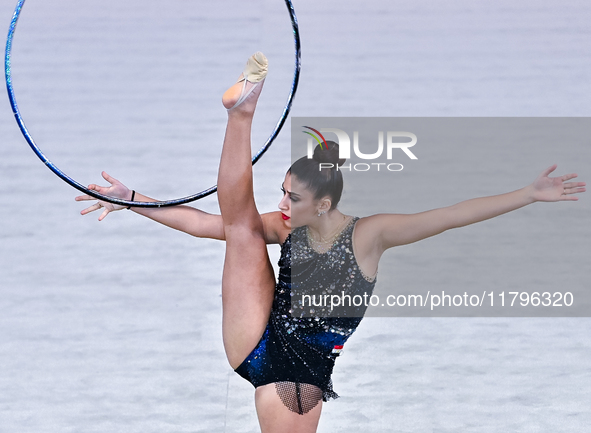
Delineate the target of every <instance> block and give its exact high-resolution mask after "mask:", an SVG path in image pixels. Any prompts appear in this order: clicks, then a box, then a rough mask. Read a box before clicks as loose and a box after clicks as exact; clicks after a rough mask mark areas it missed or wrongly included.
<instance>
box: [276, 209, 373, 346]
mask: <svg viewBox="0 0 591 433" xmlns="http://www.w3.org/2000/svg"><path fill="white" fill-rule="evenodd" d="M358 219H359V218H353V219H352V220H351V222H350V223H349V224H348V225H347V226H346V227H345V229H343V231H342V232H341V234H340V235H339V236H338V237H337V238H336V240H335V243H334V245H333V246H332V248H330V250H329V251H327V252H326V253H322V254H321V253H319V252H317V251H315V250H314V249H313V248H311V246H310V245H309V242H308V238H307V235H306V227H300V228H297V229H294V230H292V232H291V234H290V235H289V236H288V238H287V239H286V241H285V242H284V244H283V245H282V249H281V258H280V260H279V279H278V283H277V287H276V290H275V299H274V303H273V310H272V313H271V319H272V321H273V322H274V324H275V326H278V327H281V328H282V329H283V330H284V331H287V333H288V334H292V333H295V334H297V335H298V336H300V337H302V338H305V339H307V340H309V341H310V342H312V340H315V339H316V337H318V336H319V335H320V334H322V335H328V336H329V337H328V338H327V337H324V338H323V339H324V340H327V341H326V343H328V344H327V348H332V346H331V344H332V343H333V342H334V343H335V344H339V343H340V344H342V343H344V341H345V340H346V339H347V338H348V337H349V336H350V335H351V334H352V333H353V332H354V331H355V329H356V327H357V325H358V324H359V322H360V321H361V319H362V317H363V314H364V313H365V310H366V308H367V307H366V306H365V305H364V304H361V305H359V306H358V307H353V308H347V309H344V310H339V311H336V310H333V311H332V312H331V311H330V309H329V307H327V306H326V305H324V306H312V307H310V308H302V305H301V301H302V299H301V297H302V294H315V295H316V296H318V297H321V296H322V297H323V298H324V299H328V298H327V297H325V296H324V295H327V296H331V295H340V296H350V297H351V298H353V297H354V296H361V297H363V295H367V296H370V295H371V293H372V291H373V288H374V286H375V279H374V280H373V281H369V280H367V279H366V278H365V277H364V275H363V274H362V273H361V270H360V268H359V265H358V264H357V260H356V259H355V255H354V253H353V243H352V235H353V229H354V227H355V223H356V222H357V220H358ZM315 299H319V298H315ZM357 299H358V298H357ZM292 301H293V303H292ZM331 313H332V314H331ZM331 335H332V336H334V337H335V338H330V336H331ZM328 340H330V341H328Z"/></svg>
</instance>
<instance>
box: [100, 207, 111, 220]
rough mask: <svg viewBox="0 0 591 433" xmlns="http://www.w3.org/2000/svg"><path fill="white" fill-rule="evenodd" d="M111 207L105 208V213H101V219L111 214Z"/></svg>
mask: <svg viewBox="0 0 591 433" xmlns="http://www.w3.org/2000/svg"><path fill="white" fill-rule="evenodd" d="M109 212H110V211H109V209H107V208H105V210H104V211H103V213H102V214H101V216H100V217H99V221H102V220H103V219H105V217H106V216H107V215H109Z"/></svg>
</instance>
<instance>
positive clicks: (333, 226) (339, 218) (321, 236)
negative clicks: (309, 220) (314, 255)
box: [308, 209, 347, 241]
mask: <svg viewBox="0 0 591 433" xmlns="http://www.w3.org/2000/svg"><path fill="white" fill-rule="evenodd" d="M345 220H347V217H346V216H345V215H343V214H342V213H341V212H340V211H339V210H337V209H334V210H331V211H329V212H327V213H326V214H324V215H323V216H321V217H318V221H317V222H315V223H314V224H309V225H308V229H309V231H310V234H311V235H312V236H313V237H314V239H315V240H317V241H323V240H327V239H328V238H330V237H331V236H333V235H334V234H336V232H338V231H339V230H340V229H342V226H343V224H344V222H345Z"/></svg>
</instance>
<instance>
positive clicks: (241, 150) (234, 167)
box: [217, 83, 275, 369]
mask: <svg viewBox="0 0 591 433" xmlns="http://www.w3.org/2000/svg"><path fill="white" fill-rule="evenodd" d="M262 84H263V83H260V84H259V85H258V86H257V88H256V89H255V90H254V91H253V92H252V93H251V94H250V95H249V97H248V98H247V99H246V100H245V101H244V102H243V103H241V104H240V105H239V106H238V107H236V108H234V109H232V110H229V111H228V125H227V128H226V136H225V138H224V147H223V149H222V156H221V161H220V169H219V174H218V184H217V186H218V200H219V204H220V210H221V213H222V219H223V221H224V232H225V237H226V256H225V262H224V273H223V277H222V305H223V319H222V332H223V339H224V348H225V350H226V356H227V357H228V361H229V363H230V365H231V366H232V368H234V369H235V368H237V367H238V366H239V365H240V364H241V363H242V361H243V360H244V359H245V358H246V357H247V356H248V354H249V353H250V352H251V351H252V350H253V349H254V348H255V346H256V345H257V343H258V342H259V340H260V338H261V336H262V335H263V332H264V330H265V327H266V325H267V321H268V320H269V314H270V312H271V305H272V302H273V292H274V289H275V276H274V274H273V268H272V266H271V263H270V261H269V256H268V254H267V246H266V243H265V239H264V234H263V223H262V220H261V216H260V215H259V213H258V210H257V208H256V205H255V201H254V196H253V186H252V164H251V148H250V132H251V124H252V118H253V116H254V111H255V107H256V102H257V100H258V96H259V93H260V91H261V89H262ZM242 86H243V83H238V84H236V85H234V86H232V87H231V88H230V89H228V91H227V92H226V93H225V94H224V98H223V102H224V105H225V106H226V107H231V106H233V105H234V102H235V100H236V99H237V97H238V96H239V94H240V90H241V89H242ZM247 86H252V84H251V83H247ZM232 99H234V101H232Z"/></svg>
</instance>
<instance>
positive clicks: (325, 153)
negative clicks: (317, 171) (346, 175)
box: [313, 141, 347, 167]
mask: <svg viewBox="0 0 591 433" xmlns="http://www.w3.org/2000/svg"><path fill="white" fill-rule="evenodd" d="M326 144H327V145H328V149H327V148H326V146H323V147H320V145H317V146H316V148H315V149H314V156H313V158H314V161H316V162H319V163H328V164H333V166H334V167H337V166H338V167H340V166H341V165H343V164H344V163H345V161H346V160H347V159H346V158H339V145H338V143H335V142H334V141H327V142H326Z"/></svg>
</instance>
